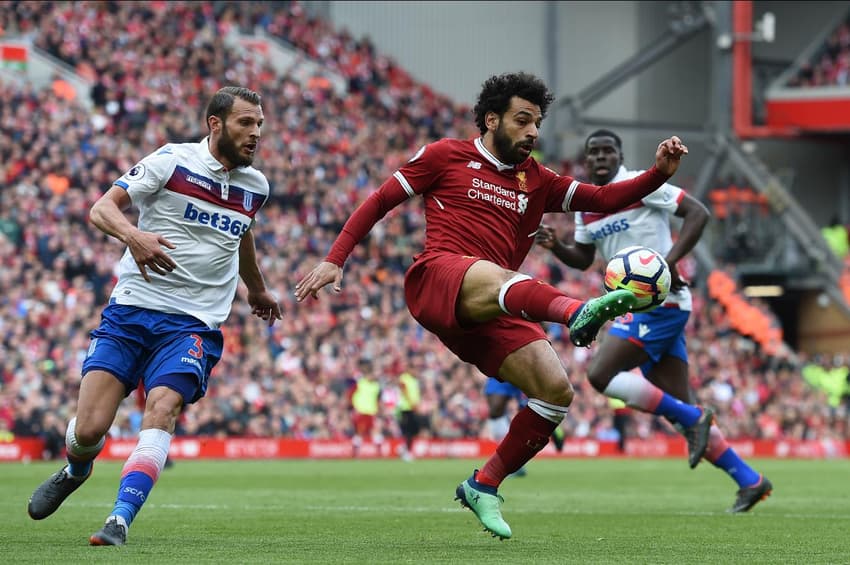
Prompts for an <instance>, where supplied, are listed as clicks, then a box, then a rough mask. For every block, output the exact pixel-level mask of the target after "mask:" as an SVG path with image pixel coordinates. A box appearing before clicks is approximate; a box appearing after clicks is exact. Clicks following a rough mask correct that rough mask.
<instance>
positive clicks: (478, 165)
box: [466, 161, 481, 170]
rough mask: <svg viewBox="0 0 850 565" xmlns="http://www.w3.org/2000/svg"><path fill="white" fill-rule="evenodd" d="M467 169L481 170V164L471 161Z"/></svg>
mask: <svg viewBox="0 0 850 565" xmlns="http://www.w3.org/2000/svg"><path fill="white" fill-rule="evenodd" d="M466 168H467V169H475V170H478V169H480V168H481V163H479V162H478V161H470V162H469V164H468V165H467V166H466Z"/></svg>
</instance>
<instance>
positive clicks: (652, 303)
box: [604, 245, 670, 312]
mask: <svg viewBox="0 0 850 565" xmlns="http://www.w3.org/2000/svg"><path fill="white" fill-rule="evenodd" d="M604 284H605V290H607V291H608V292H611V291H612V290H617V289H626V290H629V291H631V292H632V293H634V295H635V296H637V299H638V301H637V304H636V305H635V307H634V308H633V309H632V311H633V312H649V311H650V310H653V309H655V308H657V307H658V306H659V305H660V304H661V303H662V302H664V300H665V299H666V298H667V295H668V294H670V268H669V267H668V266H667V262H666V261H665V260H664V257H662V256H661V254H660V253H658V252H657V251H655V250H654V249H650V248H649V247H644V246H642V245H633V246H631V247H626V248H625V249H621V250H619V251H618V252H617V253H615V254H614V256H613V257H611V260H610V261H608V266H607V267H606V268H605V282H604Z"/></svg>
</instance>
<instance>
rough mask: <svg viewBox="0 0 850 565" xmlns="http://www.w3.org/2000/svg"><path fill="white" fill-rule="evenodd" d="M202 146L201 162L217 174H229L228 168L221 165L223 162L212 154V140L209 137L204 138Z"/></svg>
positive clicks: (201, 142)
mask: <svg viewBox="0 0 850 565" xmlns="http://www.w3.org/2000/svg"><path fill="white" fill-rule="evenodd" d="M200 146H201V151H200V153H201V160H203V162H204V164H205V165H206V166H207V167H209V168H210V170H213V171H215V172H219V171H222V172H225V173H226V172H227V167H225V166H224V165H222V164H221V162H220V161H219V160H218V159H216V158H215V157H213V154H212V153H210V138H209V136H207V137H205V138H203V139H202V140H201V141H200Z"/></svg>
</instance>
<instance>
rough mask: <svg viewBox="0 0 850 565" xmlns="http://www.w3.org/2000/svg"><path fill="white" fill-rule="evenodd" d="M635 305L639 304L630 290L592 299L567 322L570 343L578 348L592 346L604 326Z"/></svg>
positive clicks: (615, 291)
mask: <svg viewBox="0 0 850 565" xmlns="http://www.w3.org/2000/svg"><path fill="white" fill-rule="evenodd" d="M635 304H637V297H636V296H635V295H634V294H632V292H631V291H629V290H612V291H611V292H609V293H607V294H603V295H602V296H598V297H596V298H591V299H590V300H588V301H587V302H585V303H584V304H582V305H581V307H580V308H579V309H578V310H576V311H575V313H574V314H573V315H572V316H570V320H569V321H568V322H567V327H568V328H569V330H570V341H571V342H573V345H575V346H576V347H588V346H590V344H591V342H593V340H594V339H596V334H597V333H599V329H600V328H601V327H602V324H604V323H605V322H607V321H608V320H613V319H614V318H616V317H617V316H622V315H623V314H625V313H627V312H630V311H631V310H632V308H634V307H635Z"/></svg>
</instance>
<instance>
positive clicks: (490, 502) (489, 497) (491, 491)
mask: <svg viewBox="0 0 850 565" xmlns="http://www.w3.org/2000/svg"><path fill="white" fill-rule="evenodd" d="M477 472H478V470H477V469H476V470H475V473H477ZM475 473H473V474H472V476H471V477H469V478H468V479H467V480H465V481H463V482H462V483H460V484H459V485H458V487H457V489H456V490H455V500H459V501H460V504H461V506H465V507H466V508H469V509H470V510H472V511H473V512H474V513H475V516H476V517H477V518H478V521H479V522H481V525H482V526H484V530H485V531H487V532H490V533H491V534H492V535H493V537H494V538H499V539H507V538H509V537H511V527H510V526H508V523H507V522H505V520H504V519H503V518H502V510H501V506H502V502H504V499H503V498H502V497H501V496H499V494H498V493H497V492H496V489H495V488H494V487H491V486H487V485H482V484H480V483H478V482H477V481H476V480H475Z"/></svg>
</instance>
